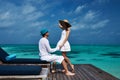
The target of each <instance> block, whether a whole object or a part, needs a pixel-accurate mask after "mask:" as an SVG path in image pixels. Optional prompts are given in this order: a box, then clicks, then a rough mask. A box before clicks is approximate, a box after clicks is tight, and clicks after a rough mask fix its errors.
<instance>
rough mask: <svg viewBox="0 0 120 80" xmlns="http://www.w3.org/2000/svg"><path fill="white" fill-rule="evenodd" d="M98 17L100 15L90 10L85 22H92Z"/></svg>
mask: <svg viewBox="0 0 120 80" xmlns="http://www.w3.org/2000/svg"><path fill="white" fill-rule="evenodd" d="M98 15H99V13H97V12H94V11H91V10H89V11H88V12H87V13H86V14H85V16H84V20H85V21H87V22H88V21H91V20H94V19H95V18H97V17H98Z"/></svg>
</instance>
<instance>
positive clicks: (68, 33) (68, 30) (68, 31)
mask: <svg viewBox="0 0 120 80" xmlns="http://www.w3.org/2000/svg"><path fill="white" fill-rule="evenodd" d="M69 35H70V28H68V29H67V30H66V37H65V39H64V41H63V43H62V44H61V45H60V48H61V47H62V46H63V45H64V44H65V43H66V41H67V40H68V37H69Z"/></svg>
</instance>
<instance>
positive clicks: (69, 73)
mask: <svg viewBox="0 0 120 80" xmlns="http://www.w3.org/2000/svg"><path fill="white" fill-rule="evenodd" d="M65 74H66V75H67V76H74V75H75V73H71V72H70V71H68V72H66V73H65Z"/></svg>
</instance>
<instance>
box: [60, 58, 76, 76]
mask: <svg viewBox="0 0 120 80" xmlns="http://www.w3.org/2000/svg"><path fill="white" fill-rule="evenodd" d="M62 65H63V67H64V69H65V74H66V75H71V76H73V75H75V74H74V73H71V72H70V71H69V70H68V68H67V64H66V62H65V60H63V61H62Z"/></svg>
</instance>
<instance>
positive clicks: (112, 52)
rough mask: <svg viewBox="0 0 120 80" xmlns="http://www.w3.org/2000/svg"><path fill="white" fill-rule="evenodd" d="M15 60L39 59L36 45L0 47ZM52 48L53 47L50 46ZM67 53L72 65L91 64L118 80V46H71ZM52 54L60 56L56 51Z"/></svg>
mask: <svg viewBox="0 0 120 80" xmlns="http://www.w3.org/2000/svg"><path fill="white" fill-rule="evenodd" d="M0 47H2V48H3V49H4V50H5V51H6V52H8V53H9V54H16V55H17V58H39V49H38V45H0ZM52 47H54V46H52ZM71 49H72V50H71V52H68V53H67V56H68V57H69V58H70V60H71V62H72V63H73V64H92V65H94V66H96V67H98V68H100V69H102V70H104V71H106V72H108V73H110V74H112V75H114V76H116V77H117V78H119V79H120V46H110V45H106V46H100V45H99V46H98V45H72V46H71ZM52 54H58V55H61V52H59V51H57V52H55V53H52Z"/></svg>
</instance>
